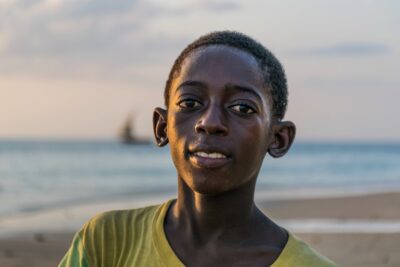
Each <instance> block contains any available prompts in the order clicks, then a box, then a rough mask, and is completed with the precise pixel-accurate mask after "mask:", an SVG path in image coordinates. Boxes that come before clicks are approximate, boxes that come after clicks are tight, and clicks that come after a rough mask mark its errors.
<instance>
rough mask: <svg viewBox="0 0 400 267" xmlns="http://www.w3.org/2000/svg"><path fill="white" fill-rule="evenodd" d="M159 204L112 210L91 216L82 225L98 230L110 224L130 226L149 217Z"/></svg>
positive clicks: (85, 227)
mask: <svg viewBox="0 0 400 267" xmlns="http://www.w3.org/2000/svg"><path fill="white" fill-rule="evenodd" d="M160 206H161V205H154V206H148V207H143V208H137V209H129V210H112V211H106V212H102V213H99V214H97V215H95V216H94V217H92V218H91V219H90V220H89V221H88V222H87V223H86V224H85V226H84V229H86V230H88V229H89V230H100V229H103V228H107V227H110V226H128V225H130V226H132V224H133V225H134V224H135V223H137V222H141V221H143V220H149V219H151V218H152V217H153V216H154V214H155V213H156V211H157V209H158V208H159V207H160Z"/></svg>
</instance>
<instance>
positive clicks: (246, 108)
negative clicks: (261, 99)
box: [229, 104, 256, 114]
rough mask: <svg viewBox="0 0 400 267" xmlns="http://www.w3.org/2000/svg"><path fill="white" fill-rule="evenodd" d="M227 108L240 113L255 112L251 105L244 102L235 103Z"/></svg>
mask: <svg viewBox="0 0 400 267" xmlns="http://www.w3.org/2000/svg"><path fill="white" fill-rule="evenodd" d="M229 108H230V109H232V110H233V111H235V112H238V113H242V114H252V113H255V112H256V111H255V110H254V108H252V107H251V106H249V105H246V104H235V105H232V106H230V107H229Z"/></svg>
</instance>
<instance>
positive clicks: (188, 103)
mask: <svg viewBox="0 0 400 267" xmlns="http://www.w3.org/2000/svg"><path fill="white" fill-rule="evenodd" d="M178 106H179V107H180V108H183V109H190V108H197V107H200V106H201V103H200V102H199V101H197V100H194V99H184V100H181V101H179V102H178Z"/></svg>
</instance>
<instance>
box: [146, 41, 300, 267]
mask: <svg viewBox="0 0 400 267" xmlns="http://www.w3.org/2000/svg"><path fill="white" fill-rule="evenodd" d="M170 90H171V92H170V99H169V107H168V110H164V109H162V108H156V109H155V111H154V117H153V122H154V133H155V137H156V141H157V143H158V145H159V146H164V145H166V144H167V143H168V142H169V143H170V148H171V156H172V159H173V162H174V165H175V167H176V169H177V172H178V197H177V200H176V201H175V202H174V203H173V204H172V205H171V207H170V208H169V210H168V213H167V215H166V218H165V222H164V230H165V233H166V236H167V239H168V241H169V243H170V245H171V247H172V249H173V250H174V251H175V253H176V255H177V256H178V257H179V258H180V259H181V261H182V262H183V263H184V264H185V265H187V266H269V265H271V264H272V263H273V262H274V261H275V260H276V259H277V258H278V256H279V254H280V253H281V251H282V249H283V248H284V246H285V244H286V242H287V239H288V234H287V232H286V231H285V230H284V229H282V228H281V227H279V226H278V225H276V224H275V223H274V222H273V221H272V220H270V219H269V218H268V217H267V216H265V215H264V214H263V213H262V212H261V211H260V210H259V209H258V208H257V206H256V205H255V203H254V190H255V185H256V180H257V176H258V173H259V170H260V168H261V164H262V162H263V159H264V157H265V155H266V154H267V153H269V154H270V155H271V156H272V157H281V156H283V155H284V154H285V153H286V152H287V151H288V150H289V148H290V145H291V144H292V142H293V140H294V137H295V126H294V124H293V123H292V122H289V121H281V120H279V119H276V118H274V117H273V116H272V113H271V110H272V109H271V107H272V106H271V100H270V99H271V98H270V95H269V93H268V88H266V87H265V85H264V82H263V76H262V71H261V69H260V67H259V65H258V63H257V61H256V59H255V58H254V57H253V56H252V55H251V54H248V53H246V52H244V51H241V50H239V49H235V48H230V47H227V46H222V45H217V46H207V47H203V48H199V49H197V50H196V51H194V52H193V53H192V54H190V55H189V56H188V57H187V58H186V59H185V61H184V63H183V65H182V69H181V71H180V73H179V75H177V77H176V78H175V79H174V81H173V83H172V86H171V89H170Z"/></svg>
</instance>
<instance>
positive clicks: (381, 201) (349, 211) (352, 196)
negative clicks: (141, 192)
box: [0, 187, 400, 240]
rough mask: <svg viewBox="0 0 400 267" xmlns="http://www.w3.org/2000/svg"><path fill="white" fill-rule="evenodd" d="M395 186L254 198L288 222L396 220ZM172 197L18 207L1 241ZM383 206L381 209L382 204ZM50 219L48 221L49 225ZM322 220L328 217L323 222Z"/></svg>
mask: <svg viewBox="0 0 400 267" xmlns="http://www.w3.org/2000/svg"><path fill="white" fill-rule="evenodd" d="M390 189H391V190H390ZM396 189H397V188H387V187H381V188H375V189H371V188H361V189H360V188H358V189H354V188H348V189H346V190H343V189H342V190H339V189H337V188H333V189H325V190H315V189H306V190H302V189H297V190H294V189H288V190H268V191H257V192H256V196H255V201H256V204H257V205H258V206H259V207H260V209H261V210H263V212H265V213H266V214H268V216H270V217H272V218H277V219H278V220H280V221H282V220H283V221H285V220H288V221H289V222H288V224H293V222H290V220H291V219H295V220H299V219H300V220H302V219H314V224H315V223H316V221H315V219H345V218H347V217H350V218H353V219H358V220H371V219H372V220H377V219H385V220H387V219H389V220H396V219H400V215H399V213H400V211H398V208H397V207H396V205H394V204H393V203H400V202H396V201H397V198H398V196H400V190H396ZM175 197H176V196H175V194H174V193H167V194H159V195H157V196H152V195H148V196H141V197H124V198H110V199H104V200H101V201H88V202H84V203H74V204H73V205H67V206H62V207H60V206H56V207H52V208H48V209H43V210H35V211H25V212H18V213H15V214H11V215H6V216H3V217H0V240H1V239H4V238H12V237H19V236H25V235H27V234H28V235H29V234H32V233H37V232H49V233H57V234H58V233H69V232H75V231H77V230H78V229H80V227H81V226H82V225H83V224H84V223H85V222H86V221H87V220H88V219H90V218H91V217H93V216H94V215H96V214H98V213H101V212H103V211H108V210H116V209H132V208H138V207H143V206H149V205H156V204H160V203H163V202H165V201H166V200H168V199H171V198H175ZM366 201H367V202H370V203H371V204H370V205H369V206H368V209H367V210H366V209H365V208H363V207H365V202H366ZM399 201H400V200H399ZM360 207H361V209H360ZM382 207H385V208H384V209H382ZM49 222H51V224H50V225H49ZM309 223H310V222H308V224H309ZM322 223H323V224H326V223H327V222H325V221H322ZM389 223H390V222H389ZM283 224H285V222H283Z"/></svg>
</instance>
